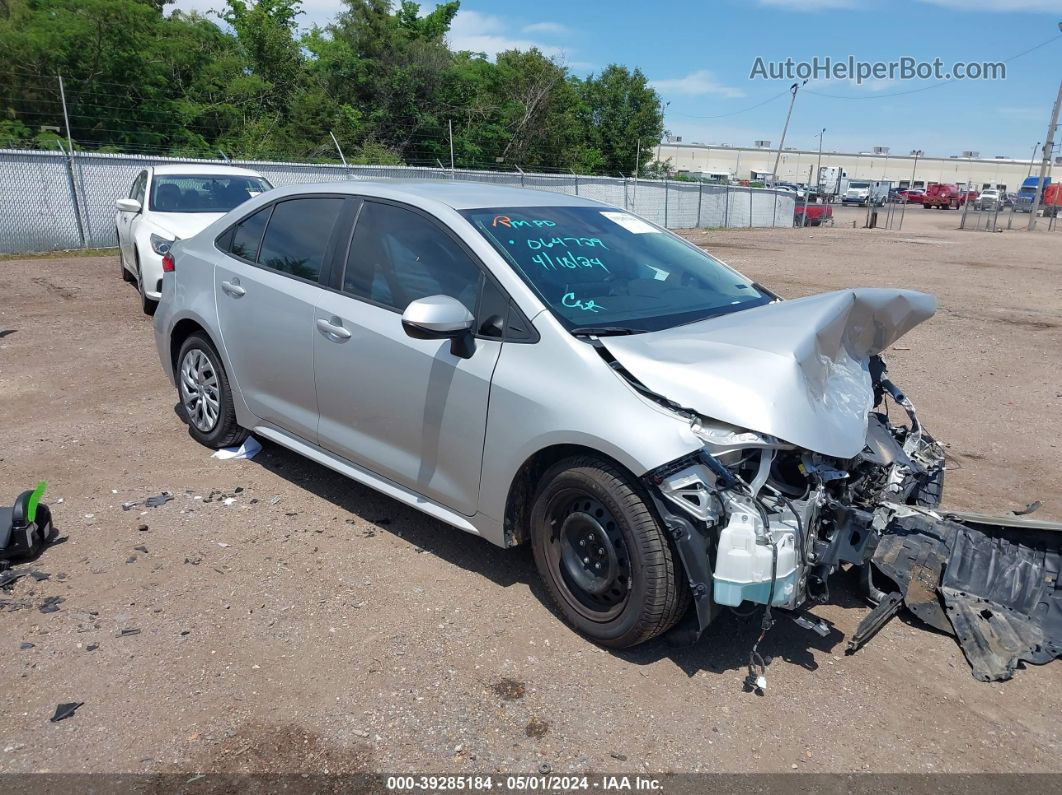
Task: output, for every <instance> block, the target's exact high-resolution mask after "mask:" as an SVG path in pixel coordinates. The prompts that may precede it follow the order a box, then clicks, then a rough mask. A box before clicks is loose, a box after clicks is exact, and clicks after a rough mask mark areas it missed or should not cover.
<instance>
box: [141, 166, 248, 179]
mask: <svg viewBox="0 0 1062 795" xmlns="http://www.w3.org/2000/svg"><path fill="white" fill-rule="evenodd" d="M154 169H155V173H156V174H171V175H172V174H197V175H198V174H218V175H239V176H243V177H260V176H262V175H261V174H259V173H258V172H257V171H251V170H250V169H247V168H237V167H236V166H220V165H216V164H214V163H202V164H199V163H179V164H173V165H168V166H155V167H154Z"/></svg>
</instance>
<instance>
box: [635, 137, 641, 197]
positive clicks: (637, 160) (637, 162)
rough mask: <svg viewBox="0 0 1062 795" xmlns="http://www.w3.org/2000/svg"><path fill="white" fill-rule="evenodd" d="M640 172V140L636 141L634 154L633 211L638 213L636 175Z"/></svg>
mask: <svg viewBox="0 0 1062 795" xmlns="http://www.w3.org/2000/svg"><path fill="white" fill-rule="evenodd" d="M641 170H642V139H641V138H639V139H638V147H637V149H635V152H634V211H635V212H638V173H639V172H640V171H641Z"/></svg>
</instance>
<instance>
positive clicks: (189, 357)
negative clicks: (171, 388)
mask: <svg viewBox="0 0 1062 795" xmlns="http://www.w3.org/2000/svg"><path fill="white" fill-rule="evenodd" d="M174 364H175V376H176V381H177V399H178V403H179V406H180V414H181V419H183V420H184V421H185V422H186V423H187V424H188V433H190V434H191V436H192V438H193V439H195V440H196V441H197V442H199V443H200V444H202V445H206V446H207V447H212V448H214V449H217V448H220V447H233V446H235V445H238V444H240V443H241V442H243V440H244V439H246V438H247V437H248V436H249V435H250V431H248V430H247V429H245V428H241V427H240V426H239V425H237V424H236V409H235V407H234V405H233V402H232V390H231V389H230V388H229V377H228V374H227V373H226V372H225V367H224V365H222V363H221V357H220V356H218V352H217V351H216V350H215V349H214V345H213V344H212V343H211V342H210V340H209V339H207V337H206V335H205V334H202V333H199V332H196V333H195V334H192V335H190V336H189V337H188V339H186V340H185V341H184V344H183V345H181V350H180V351H179V352H178V353H177V359H176V361H175V363H174ZM186 364H188V365H189V372H187V373H186V371H185V365H186ZM197 376H198V377H197ZM203 395H206V396H207V397H208V398H209V397H210V396H213V398H214V402H215V403H216V407H214V410H213V411H212V412H211V411H210V408H211V405H210V400H209V399H208V400H206V401H205V402H204V400H203V397H202V396H203ZM200 406H202V410H200V408H199V407H200ZM211 415H213V416H211Z"/></svg>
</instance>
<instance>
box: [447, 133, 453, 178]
mask: <svg viewBox="0 0 1062 795" xmlns="http://www.w3.org/2000/svg"><path fill="white" fill-rule="evenodd" d="M446 126H447V128H448V129H449V130H450V177H451V178H453V175H454V123H453V121H452V120H451V119H447V120H446Z"/></svg>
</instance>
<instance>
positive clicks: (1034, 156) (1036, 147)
mask: <svg viewBox="0 0 1062 795" xmlns="http://www.w3.org/2000/svg"><path fill="white" fill-rule="evenodd" d="M1039 148H1040V142H1039V141H1037V142H1036V146H1034V147H1033V150H1032V154H1031V155H1029V173H1028V174H1026V175H1025V178H1026V179H1028V178H1029V177H1031V176H1032V167H1033V162H1034V161H1035V160H1036V150H1037V149H1039Z"/></svg>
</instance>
